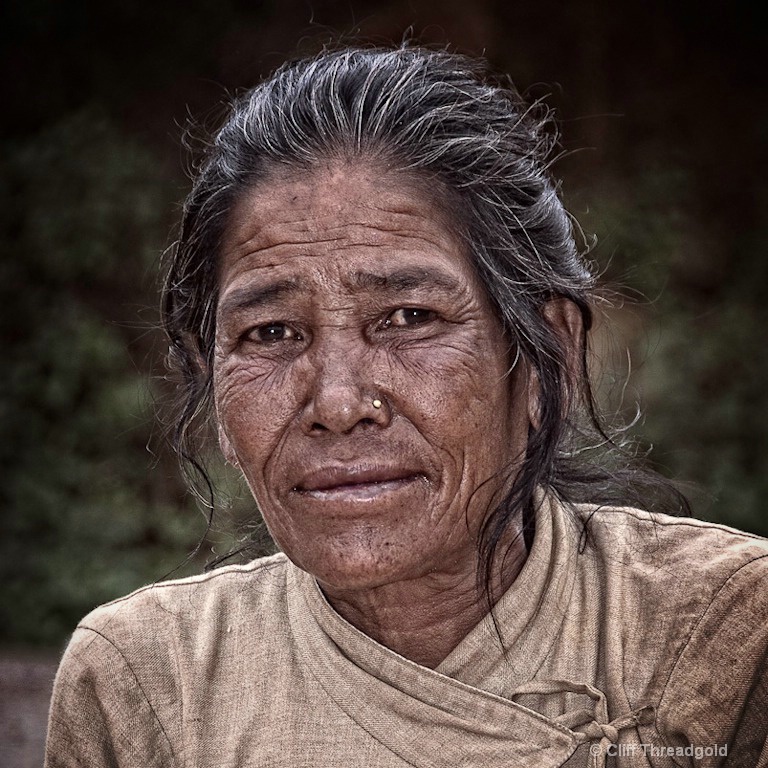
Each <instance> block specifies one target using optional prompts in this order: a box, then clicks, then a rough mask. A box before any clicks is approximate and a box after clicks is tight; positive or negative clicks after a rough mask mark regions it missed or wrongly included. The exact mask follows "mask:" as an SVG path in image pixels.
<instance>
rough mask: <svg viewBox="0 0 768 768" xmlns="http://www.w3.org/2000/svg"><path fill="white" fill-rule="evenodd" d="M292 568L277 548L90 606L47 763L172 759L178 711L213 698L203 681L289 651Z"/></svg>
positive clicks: (252, 668) (53, 720) (60, 687)
mask: <svg viewBox="0 0 768 768" xmlns="http://www.w3.org/2000/svg"><path fill="white" fill-rule="evenodd" d="M287 570H288V562H287V560H286V558H285V556H284V555H282V554H279V555H275V556H273V557H269V558H264V559H261V560H256V561H254V562H252V563H250V564H248V565H243V566H229V567H225V568H221V569H218V570H216V571H213V572H211V573H208V574H205V575H202V576H196V577H192V578H187V579H177V580H174V581H167V582H162V583H158V584H153V585H151V586H147V587H143V588H142V589H139V590H136V591H135V592H133V593H131V594H130V595H127V596H126V597H123V598H120V599H118V600H114V601H112V602H111V603H107V604H106V605H103V606H100V607H99V608H96V609H95V610H94V611H92V612H91V613H89V614H88V615H87V616H86V617H85V618H84V619H83V620H82V621H81V622H80V623H79V624H78V626H77V629H76V630H75V633H74V635H73V636H72V639H71V640H70V643H69V645H68V647H67V650H66V652H65V654H64V657H63V659H62V662H61V664H60V666H59V670H58V673H57V676H56V683H55V685H54V694H53V699H52V703H51V711H50V720H49V737H48V744H49V759H48V763H47V764H48V765H51V766H52V765H59V764H61V765H67V766H68V765H70V764H78V765H79V764H88V765H91V764H93V765H102V764H104V765H106V764H112V762H113V761H114V759H115V757H116V756H121V757H122V758H124V759H125V761H126V764H132V765H147V766H150V765H152V766H154V765H158V766H160V765H163V766H166V765H175V764H176V763H175V762H173V759H175V758H173V756H174V755H175V754H176V752H177V750H178V749H179V747H178V745H179V744H182V743H183V737H182V728H183V723H182V719H181V714H182V713H183V712H184V711H185V708H187V709H189V708H194V707H195V706H198V701H197V700H198V699H199V698H200V697H203V698H205V697H206V696H207V695H208V694H207V686H206V684H205V683H206V682H207V683H211V684H212V683H213V681H218V682H220V683H222V685H223V686H224V687H229V688H231V687H233V686H236V685H237V683H238V681H240V680H243V679H254V677H255V676H260V677H265V670H267V669H269V664H270V663H271V662H272V661H275V659H276V658H278V657H279V656H280V654H281V653H284V651H283V650H282V648H283V647H284V646H285V645H286V643H285V637H286V633H287V631H288V630H287V626H288V620H287V605H286V603H287V600H286V595H287ZM246 647H247V648H248V649H249V653H248V654H243V653H242V652H239V651H240V650H242V649H243V648H246ZM102 753H103V754H102ZM57 754H69V755H77V756H81V757H82V759H81V760H80V762H77V761H70V762H67V761H65V762H60V761H59V760H58V758H57V757H55V755H57ZM118 762H119V761H118Z"/></svg>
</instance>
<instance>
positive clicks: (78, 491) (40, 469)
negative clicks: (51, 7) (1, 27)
mask: <svg viewBox="0 0 768 768" xmlns="http://www.w3.org/2000/svg"><path fill="white" fill-rule="evenodd" d="M5 149H6V153H5V157H4V159H3V168H2V170H3V186H2V190H1V191H0V202H1V204H0V216H2V219H1V221H0V247H2V250H3V258H2V264H1V266H0V270H1V271H0V285H2V314H3V321H2V322H3V326H4V329H3V330H4V334H3V335H4V338H5V339H7V341H6V344H5V354H4V363H5V366H4V369H5V372H4V375H3V377H2V382H1V383H0V404H1V410H0V420H1V423H2V432H3V435H4V441H3V444H2V447H1V448H0V451H1V460H2V466H3V467H4V470H5V473H4V474H5V481H4V483H3V484H2V488H1V490H0V493H1V494H2V508H3V510H4V525H3V529H4V530H3V536H2V542H1V543H0V578H2V582H3V592H2V602H1V603H0V627H1V628H2V629H0V632H2V639H4V640H6V641H7V640H13V641H16V642H18V641H23V642H48V643H50V642H58V641H60V640H61V638H62V637H64V636H65V635H66V633H68V632H70V631H71V630H72V628H73V627H74V624H75V623H76V621H77V619H78V618H79V617H80V616H81V615H82V614H83V613H85V612H86V611H87V610H89V609H90V608H92V607H93V606H94V605H96V604H97V603H99V602H103V601H105V600H108V599H111V598H113V597H116V596H117V595H120V594H123V593H125V592H126V591H129V590H131V589H133V588H135V587H137V586H139V585H140V584H142V583H145V582H147V581H152V580H155V579H157V578H159V577H162V576H163V575H164V574H165V573H167V572H168V571H170V570H172V569H173V568H175V567H176V566H178V565H179V563H181V562H182V561H183V558H184V553H185V552H189V551H191V549H192V547H193V546H194V544H195V542H196V541H197V539H198V538H199V536H200V535H201V533H202V531H203V529H204V521H203V520H202V518H201V517H200V516H199V514H196V513H194V512H193V511H192V510H191V509H190V505H189V504H188V503H187V502H185V501H184V495H183V492H182V490H181V489H180V487H179V483H178V481H177V480H175V479H173V477H172V476H170V477H167V478H163V479H160V477H159V475H161V474H162V471H163V469H164V467H163V462H162V461H161V462H160V464H159V465H158V466H157V467H155V468H154V469H153V470H152V469H151V466H150V465H151V464H152V463H153V458H152V456H151V455H150V454H149V453H148V452H147V450H146V449H145V446H147V444H148V443H149V442H151V441H153V431H154V430H155V427H154V426H153V423H154V422H153V414H152V411H153V402H152V401H153V395H152V394H151V393H150V391H149V389H148V386H149V385H148V376H147V374H148V371H147V370H146V369H144V370H142V369H141V368H137V363H136V362H134V361H135V360H138V361H139V364H140V365H143V359H146V358H147V357H149V356H150V354H151V346H152V339H153V338H154V335H153V333H152V330H151V321H150V322H148V323H147V325H146V326H145V327H141V326H139V325H138V324H137V310H138V309H139V308H140V307H142V306H144V307H146V306H147V305H148V304H149V305H151V304H154V303H155V302H156V298H155V297H154V295H153V294H152V293H150V292H149V291H148V290H147V288H146V283H147V280H146V274H147V272H148V270H153V269H154V267H153V265H154V264H155V262H156V260H157V257H158V254H159V252H160V249H161V246H162V244H163V242H164V241H165V239H166V237H167V234H166V233H167V231H168V220H167V211H168V210H169V205H168V202H167V200H168V197H169V195H168V182H167V180H163V179H161V178H160V177H159V174H158V171H157V166H156V164H155V163H153V158H152V157H150V156H148V154H147V153H146V152H145V151H142V150H140V149H139V148H138V147H137V146H135V145H134V144H133V143H132V142H130V141H128V140H126V139H125V138H123V137H121V136H120V133H119V131H117V130H116V129H115V127H114V126H113V125H111V124H110V123H109V122H108V121H107V120H106V119H104V118H101V117H99V116H98V115H95V114H93V113H92V112H84V113H81V114H79V115H77V116H76V117H74V118H70V119H68V120H66V121H64V122H62V123H60V124H58V125H56V126H54V127H53V128H52V129H50V130H48V131H46V132H45V133H42V134H41V135H39V136H36V137H34V138H32V139H30V140H29V141H28V142H26V143H24V144H23V145H16V146H11V147H6V148H5ZM151 317H152V320H154V314H152V315H151ZM129 350H130V352H131V353H132V355H133V357H132V356H131V355H130V354H129ZM155 442H157V441H155ZM168 474H170V473H168Z"/></svg>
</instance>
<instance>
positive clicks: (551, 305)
mask: <svg viewBox="0 0 768 768" xmlns="http://www.w3.org/2000/svg"><path fill="white" fill-rule="evenodd" d="M540 311H541V315H542V317H543V318H544V320H546V322H547V324H548V325H549V326H550V327H551V328H552V330H553V331H554V332H555V333H556V334H557V336H558V337H559V340H560V345H561V347H562V349H563V355H564V361H565V367H566V371H565V374H566V375H565V387H566V395H567V394H568V393H569V392H570V391H571V390H573V389H575V388H576V386H577V384H578V381H579V377H580V375H581V355H582V344H583V338H584V319H583V317H582V314H581V310H580V309H579V307H578V306H577V305H576V304H575V303H574V302H573V301H571V300H570V299H566V298H562V297H560V298H556V299H550V300H549V301H548V302H546V303H545V304H544V305H543V306H542V308H541V310H540ZM528 418H529V419H530V421H531V424H532V425H533V427H534V428H536V429H538V427H539V426H540V425H541V384H540V382H539V375H538V373H537V372H536V371H535V370H534V369H533V368H532V367H530V366H529V374H528Z"/></svg>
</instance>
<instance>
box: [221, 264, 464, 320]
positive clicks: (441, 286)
mask: <svg viewBox="0 0 768 768" xmlns="http://www.w3.org/2000/svg"><path fill="white" fill-rule="evenodd" d="M349 283H350V284H351V288H352V290H354V291H371V290H376V291H382V290H383V291H389V292H392V293H407V292H408V291H412V290H414V289H417V288H429V289H431V290H443V291H445V292H449V293H455V292H456V291H458V290H459V288H460V285H459V282H458V280H456V279H455V278H453V277H450V276H449V275H446V274H445V273H443V272H440V271H436V270H432V269H424V268H419V267H410V268H404V269H398V270H394V271H392V272H386V273H376V272H364V271H359V272H355V274H354V275H353V276H352V277H351V279H350V280H349ZM300 289H301V284H300V283H299V282H298V281H297V280H279V281H276V282H274V283H269V284H268V285H263V286H249V287H247V288H240V289H238V290H236V291H233V292H232V293H231V294H230V295H229V296H227V297H226V299H224V301H223V302H222V303H221V305H220V306H219V310H218V311H219V313H220V314H229V313H232V312H242V311H244V310H247V309H252V308H253V307H258V306H263V305H265V304H270V303H274V302H276V301H278V300H280V299H283V298H285V297H286V296H290V295H291V294H295V293H298V292H299V290H300Z"/></svg>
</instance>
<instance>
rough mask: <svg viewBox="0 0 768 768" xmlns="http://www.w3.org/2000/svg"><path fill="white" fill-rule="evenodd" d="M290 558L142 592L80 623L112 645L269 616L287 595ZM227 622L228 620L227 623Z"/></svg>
mask: <svg viewBox="0 0 768 768" xmlns="http://www.w3.org/2000/svg"><path fill="white" fill-rule="evenodd" d="M286 566H287V559H286V557H285V555H283V554H282V553H280V554H277V555H272V556H271V557H265V558H260V559H258V560H254V561H253V562H251V563H248V564H245V565H232V566H226V567H223V568H219V569H217V570H215V571H211V572H209V573H205V574H201V575H199V576H191V577H188V578H184V579H173V580H169V581H163V582H157V583H155V584H150V585H148V586H145V587H141V588H140V589H137V590H136V591H134V592H131V593H130V594H128V595H126V596H125V597H121V598H118V599H116V600H113V601H112V602H109V603H106V604H104V605H102V606H99V607H98V608H96V609H95V610H93V611H91V612H90V613H89V614H88V615H87V616H85V617H84V618H83V619H82V620H81V621H80V623H79V624H78V630H90V631H91V632H94V633H96V634H99V635H101V636H103V637H104V638H105V639H107V640H111V639H118V638H120V637H121V636H124V635H125V634H126V633H128V634H141V632H142V630H143V628H147V629H151V631H152V633H153V634H156V633H158V632H162V631H169V632H175V633H180V634H192V633H196V632H199V631H206V630H211V629H215V630H222V629H226V625H227V624H229V626H231V625H232V622H234V621H236V620H237V618H238V617H242V616H243V615H244V614H246V613H247V615H248V616H249V617H253V616H264V618H266V616H267V615H268V614H269V613H270V612H271V611H274V610H279V606H280V604H281V602H282V601H283V599H284V597H285V592H286ZM225 619H226V620H225Z"/></svg>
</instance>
